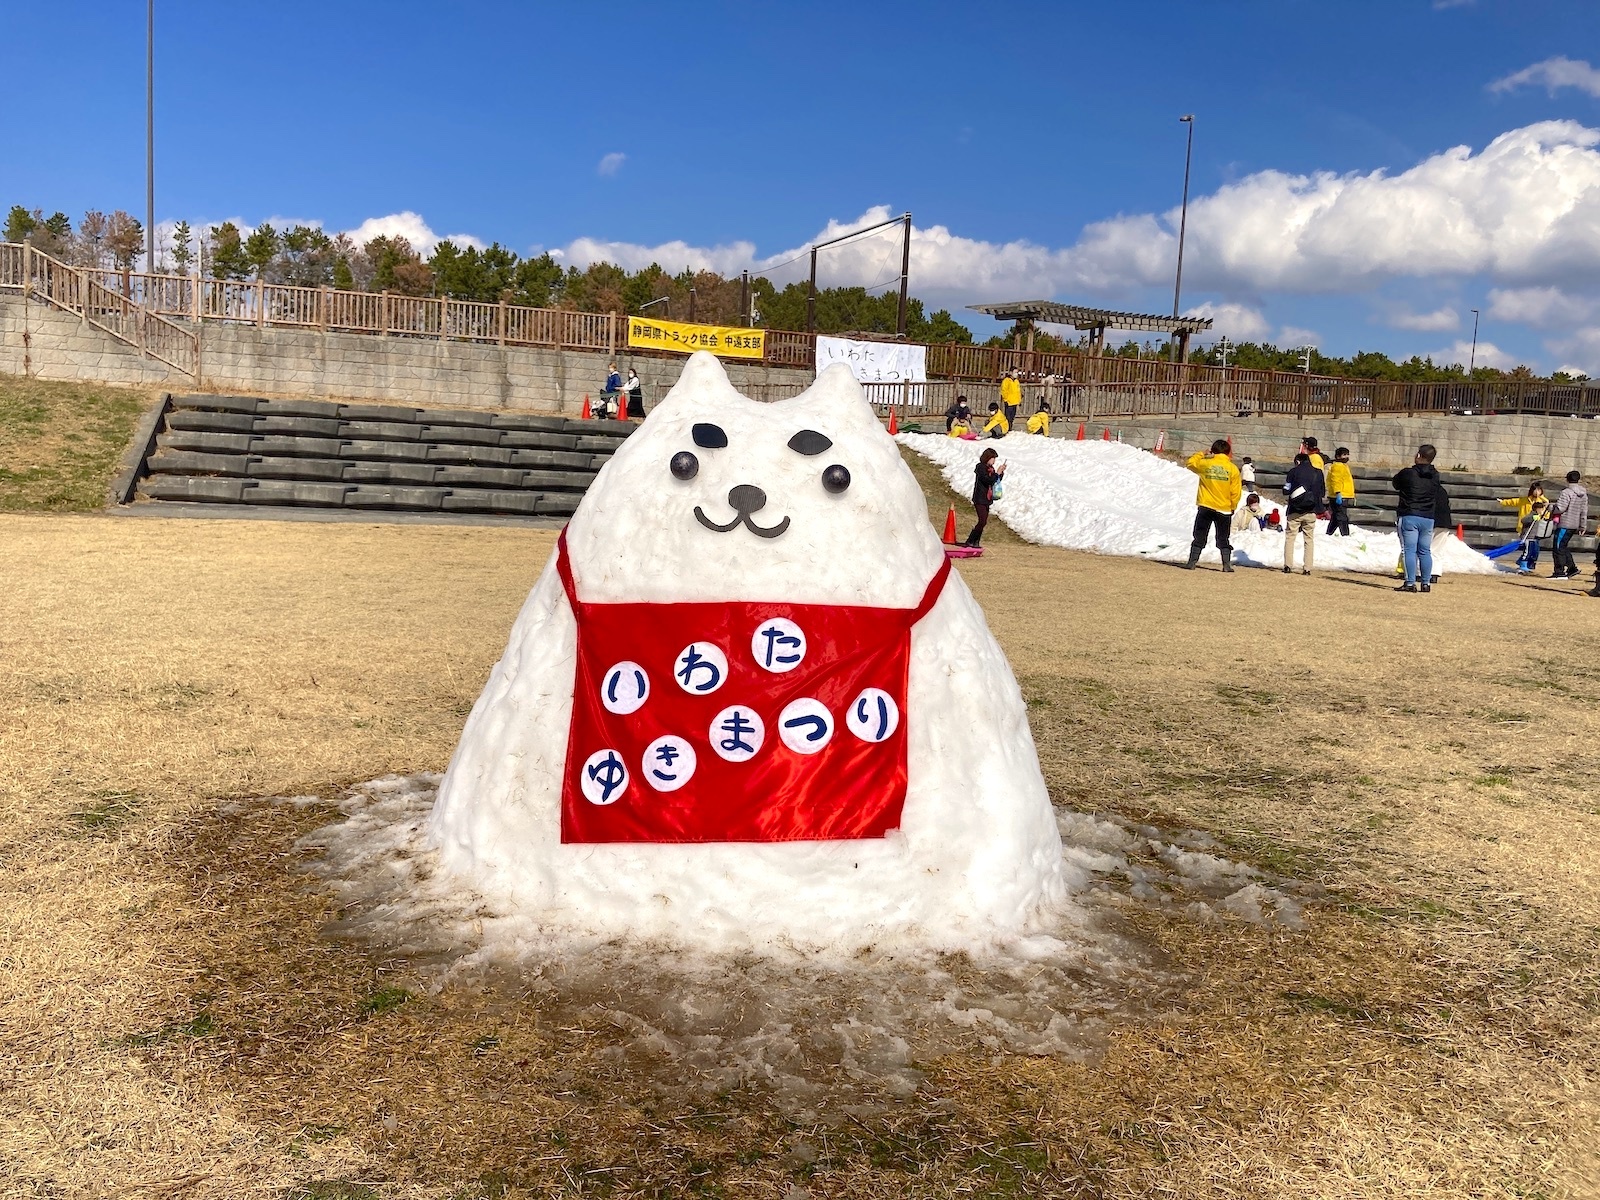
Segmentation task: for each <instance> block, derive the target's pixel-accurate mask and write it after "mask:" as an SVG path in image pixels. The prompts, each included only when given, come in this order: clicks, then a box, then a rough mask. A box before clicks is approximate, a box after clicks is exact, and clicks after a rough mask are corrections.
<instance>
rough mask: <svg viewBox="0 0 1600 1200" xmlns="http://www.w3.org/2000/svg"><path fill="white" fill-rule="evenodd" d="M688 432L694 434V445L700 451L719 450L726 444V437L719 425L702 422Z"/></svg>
mask: <svg viewBox="0 0 1600 1200" xmlns="http://www.w3.org/2000/svg"><path fill="white" fill-rule="evenodd" d="M690 432H691V433H693V434H694V444H695V445H696V446H699V447H700V448H701V449H702V450H721V449H722V448H723V447H724V446H726V445H727V444H728V435H727V434H725V433H723V432H722V426H721V425H710V424H707V423H704V422H702V423H700V424H697V425H696V426H695V427H694V428H693V429H692V430H691V431H690Z"/></svg>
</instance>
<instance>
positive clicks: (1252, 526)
mask: <svg viewBox="0 0 1600 1200" xmlns="http://www.w3.org/2000/svg"><path fill="white" fill-rule="evenodd" d="M1266 523H1267V518H1266V515H1265V514H1263V513H1262V511H1261V497H1260V496H1258V495H1256V494H1255V493H1254V492H1251V493H1250V494H1249V495H1248V496H1246V497H1245V498H1244V507H1243V508H1241V509H1240V510H1239V511H1238V512H1236V513H1234V514H1233V532H1234V533H1254V532H1255V531H1256V530H1258V529H1262V528H1264V527H1265V526H1266Z"/></svg>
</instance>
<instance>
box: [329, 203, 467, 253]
mask: <svg viewBox="0 0 1600 1200" xmlns="http://www.w3.org/2000/svg"><path fill="white" fill-rule="evenodd" d="M318 224H321V222H318ZM345 232H346V233H348V234H349V235H350V240H351V241H352V242H354V243H355V244H356V245H358V246H360V245H362V244H364V243H366V242H368V241H370V240H371V239H372V238H375V237H402V238H405V240H406V241H408V242H410V243H411V248H412V249H413V250H415V251H416V252H417V253H418V254H420V255H422V256H423V257H424V258H426V257H428V255H430V254H432V253H433V248H434V247H435V246H437V245H438V244H439V243H440V242H441V241H451V242H454V243H455V244H456V245H457V246H476V247H477V248H478V249H480V250H481V249H483V247H484V245H485V243H484V242H482V241H479V240H478V239H477V238H475V237H473V236H472V235H471V234H470V233H450V234H446V235H445V236H444V237H443V238H441V237H440V236H439V235H438V234H436V233H434V232H433V230H432V229H430V228H429V227H428V223H427V222H426V221H424V220H423V219H422V217H421V216H420V215H419V214H417V213H414V212H412V211H411V210H410V209H407V210H406V211H405V212H397V213H390V214H389V215H388V216H386V217H368V218H367V219H366V220H365V221H363V222H361V224H359V225H357V226H356V227H355V228H354V229H349V230H345Z"/></svg>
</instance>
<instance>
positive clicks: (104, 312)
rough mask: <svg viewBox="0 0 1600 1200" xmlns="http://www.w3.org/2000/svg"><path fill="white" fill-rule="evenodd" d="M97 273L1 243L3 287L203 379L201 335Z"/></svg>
mask: <svg viewBox="0 0 1600 1200" xmlns="http://www.w3.org/2000/svg"><path fill="white" fill-rule="evenodd" d="M99 274H101V273H97V272H93V271H85V270H82V269H80V268H78V267H71V266H68V265H67V264H66V263H63V262H60V261H58V260H57V259H54V258H52V257H51V256H50V255H48V254H45V253H44V252H42V251H40V250H35V249H34V248H33V247H32V246H30V245H26V244H20V245H19V244H17V243H14V242H3V243H0V288H4V289H7V290H16V291H20V292H22V294H23V298H24V299H29V298H32V297H38V298H39V299H41V300H43V301H45V302H46V303H47V304H51V305H53V306H55V307H56V308H59V309H61V310H62V311H63V312H67V313H71V314H72V315H73V316H75V317H78V318H80V319H81V320H82V321H84V322H85V323H86V324H89V325H93V326H94V327H95V328H96V329H100V330H102V331H104V332H105V333H108V334H110V335H111V336H112V337H114V338H116V339H117V340H118V341H121V342H125V343H127V344H128V345H129V346H132V347H133V348H134V349H136V350H138V351H140V352H141V353H143V354H148V355H149V356H150V357H151V358H155V359H159V360H160V361H161V362H164V363H166V364H167V365H168V366H170V367H175V368H176V369H178V370H179V371H182V372H183V373H184V374H186V375H188V376H190V377H191V378H193V379H195V380H196V381H198V380H199V379H200V365H201V364H200V336H199V334H198V333H197V332H196V331H195V330H194V329H191V328H189V327H187V326H184V325H180V324H178V323H177V322H175V321H171V320H168V319H167V318H166V317H164V316H161V315H160V314H158V313H156V312H153V311H151V310H150V309H149V308H147V307H146V306H144V305H142V304H140V303H138V302H137V301H136V300H134V299H131V298H130V297H129V295H128V293H127V291H126V290H124V289H119V288H114V287H107V286H105V284H104V282H103V281H102V280H101V279H100V278H99V277H98V276H99Z"/></svg>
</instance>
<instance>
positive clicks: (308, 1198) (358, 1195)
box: [283, 1179, 379, 1200]
mask: <svg viewBox="0 0 1600 1200" xmlns="http://www.w3.org/2000/svg"><path fill="white" fill-rule="evenodd" d="M283 1200H379V1197H378V1193H377V1192H375V1191H373V1190H372V1189H371V1188H369V1187H367V1186H366V1184H364V1183H356V1182H355V1181H354V1180H351V1179H317V1180H313V1181H312V1182H310V1183H298V1184H296V1185H295V1186H294V1187H292V1188H290V1189H289V1190H288V1191H287V1192H284V1193H283Z"/></svg>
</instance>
